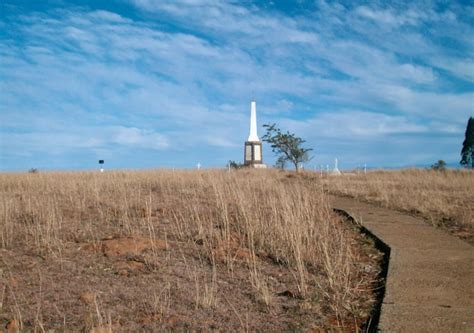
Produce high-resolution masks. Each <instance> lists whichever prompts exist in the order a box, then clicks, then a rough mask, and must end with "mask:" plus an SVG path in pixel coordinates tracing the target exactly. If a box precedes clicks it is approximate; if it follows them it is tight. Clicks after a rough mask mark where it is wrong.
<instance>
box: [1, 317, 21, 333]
mask: <svg viewBox="0 0 474 333" xmlns="http://www.w3.org/2000/svg"><path fill="white" fill-rule="evenodd" d="M5 328H6V329H7V332H8V333H17V332H20V323H19V322H18V320H16V319H12V320H10V321H9V322H8V324H7V326H5Z"/></svg>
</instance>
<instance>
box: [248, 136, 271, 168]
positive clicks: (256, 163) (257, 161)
mask: <svg viewBox="0 0 474 333" xmlns="http://www.w3.org/2000/svg"><path fill="white" fill-rule="evenodd" d="M262 161H263V159H262V142H261V141H246V142H245V151H244V164H245V165H246V166H250V167H254V168H266V165H265V164H263V162H262Z"/></svg>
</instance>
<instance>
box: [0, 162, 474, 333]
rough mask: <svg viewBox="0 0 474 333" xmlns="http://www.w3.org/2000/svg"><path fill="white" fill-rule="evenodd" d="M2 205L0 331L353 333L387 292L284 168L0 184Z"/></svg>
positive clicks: (369, 256)
mask: <svg viewBox="0 0 474 333" xmlns="http://www.w3.org/2000/svg"><path fill="white" fill-rule="evenodd" d="M370 177H371V176H370ZM465 177H466V179H465V181H467V180H472V178H468V177H467V176H465ZM341 181H342V179H341ZM355 182H356V179H355V178H354V183H355ZM334 184H335V186H336V184H339V185H337V186H341V188H343V185H342V184H343V183H334ZM0 198H1V199H0V330H2V329H4V330H7V331H9V332H10V331H11V332H14V331H15V330H21V331H39V332H51V330H54V331H55V332H57V331H64V332H66V331H68V332H72V331H74V332H76V331H82V332H96V333H97V332H139V331H148V332H151V331H170V330H177V331H209V330H218V331H268V332H270V331H273V332H274V331H304V332H306V331H313V332H323V331H328V330H337V331H347V332H355V331H358V330H359V329H360V328H361V327H362V326H363V323H364V322H365V321H366V320H367V319H368V318H369V316H370V311H371V309H372V307H373V304H374V288H375V287H376V286H378V285H379V281H377V276H378V273H379V270H380V266H379V262H380V260H381V254H380V253H379V252H378V251H377V250H376V249H374V247H373V244H372V242H371V241H370V239H369V238H367V237H365V236H364V235H361V234H360V233H359V232H358V230H357V229H355V227H354V226H352V225H350V224H348V223H345V222H343V221H341V219H340V218H339V216H337V215H335V214H334V213H333V212H332V210H331V209H330V207H329V205H328V200H327V196H326V195H325V194H324V191H323V187H322V186H320V185H318V184H316V183H315V182H308V181H307V180H306V179H304V178H301V177H288V176H287V175H286V174H285V173H281V172H277V171H272V170H266V171H258V170H239V171H232V172H227V171H218V170H215V171H212V170H210V171H176V172H172V171H166V170H163V171H141V172H132V171H127V172H118V171H117V172H106V173H103V174H100V173H96V172H83V173H37V174H1V175H0Z"/></svg>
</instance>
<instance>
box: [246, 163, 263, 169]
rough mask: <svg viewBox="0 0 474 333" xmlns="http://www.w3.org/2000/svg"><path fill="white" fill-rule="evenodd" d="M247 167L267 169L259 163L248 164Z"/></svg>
mask: <svg viewBox="0 0 474 333" xmlns="http://www.w3.org/2000/svg"><path fill="white" fill-rule="evenodd" d="M248 166H249V168H253V169H266V168H267V165H266V164H263V163H260V164H249V165H248Z"/></svg>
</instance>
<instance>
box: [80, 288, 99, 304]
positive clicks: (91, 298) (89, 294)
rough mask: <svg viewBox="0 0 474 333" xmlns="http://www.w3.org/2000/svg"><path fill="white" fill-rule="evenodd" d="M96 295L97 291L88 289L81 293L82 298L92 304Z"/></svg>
mask: <svg viewBox="0 0 474 333" xmlns="http://www.w3.org/2000/svg"><path fill="white" fill-rule="evenodd" d="M96 296H97V295H96V294H95V293H93V292H91V291H86V292H83V293H82V294H81V296H80V299H81V301H83V302H84V303H86V304H92V303H94V300H95V298H96Z"/></svg>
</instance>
